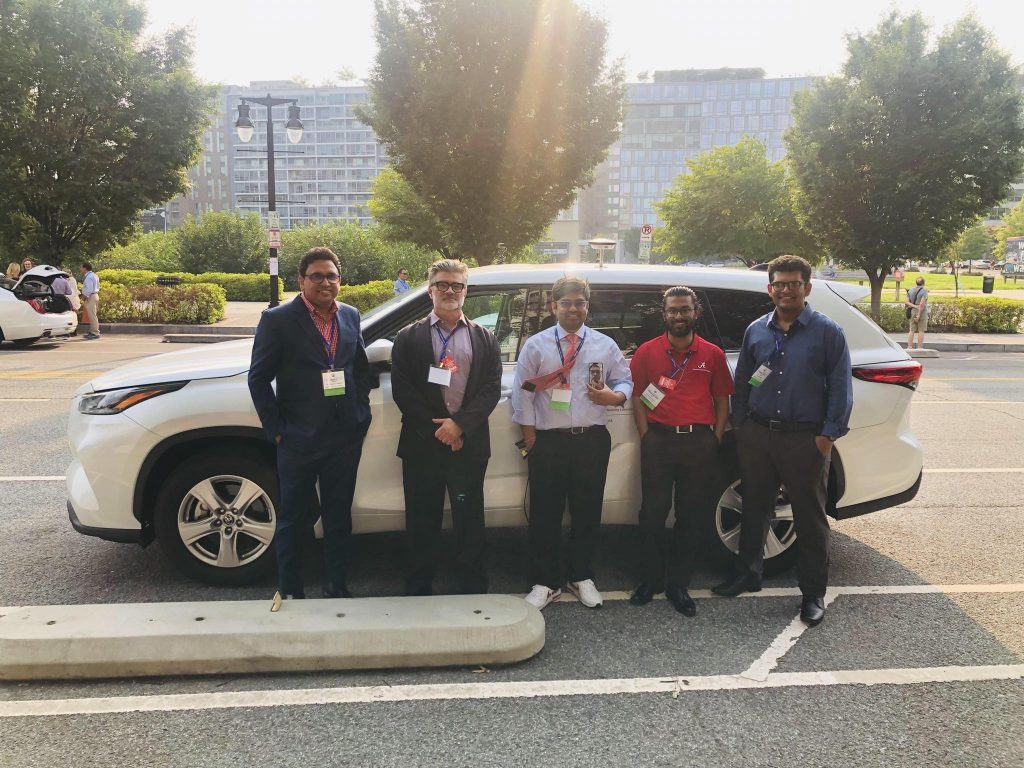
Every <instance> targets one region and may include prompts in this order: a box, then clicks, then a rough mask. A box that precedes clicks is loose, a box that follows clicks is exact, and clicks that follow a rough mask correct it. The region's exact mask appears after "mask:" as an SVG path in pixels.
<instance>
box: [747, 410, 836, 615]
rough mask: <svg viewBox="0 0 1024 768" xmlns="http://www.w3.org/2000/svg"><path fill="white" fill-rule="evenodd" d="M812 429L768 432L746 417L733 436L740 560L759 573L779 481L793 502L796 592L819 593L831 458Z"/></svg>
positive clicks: (824, 579)
mask: <svg viewBox="0 0 1024 768" xmlns="http://www.w3.org/2000/svg"><path fill="white" fill-rule="evenodd" d="M814 438H815V433H814V430H810V429H808V430H805V431H802V432H773V431H770V430H769V429H768V428H767V427H765V426H762V425H760V424H756V423H754V422H753V421H751V420H750V419H747V420H746V421H745V422H743V425H742V426H741V427H740V428H739V430H738V433H737V435H736V448H737V454H738V456H739V460H740V478H741V479H742V481H743V529H742V530H741V531H740V559H741V560H742V562H743V563H744V564H745V566H746V567H747V568H748V569H749V570H750V572H751V573H753V574H755V575H757V576H760V575H761V572H762V570H763V567H764V546H765V541H766V540H767V538H768V530H769V524H770V522H771V518H772V515H773V514H774V511H775V500H776V498H777V497H778V493H779V486H780V485H784V486H786V493H787V495H788V496H789V500H790V502H791V503H792V505H793V525H794V527H795V528H796V538H797V541H796V546H797V567H798V571H799V578H800V580H799V585H800V591H801V592H803V594H805V595H809V596H812V597H824V596H825V590H826V589H827V588H828V565H829V524H828V517H827V516H826V514H825V503H826V499H827V496H826V493H827V488H828V470H829V465H830V464H831V459H828V458H825V457H824V456H822V455H821V452H820V451H819V450H818V447H817V445H816V444H815V441H814Z"/></svg>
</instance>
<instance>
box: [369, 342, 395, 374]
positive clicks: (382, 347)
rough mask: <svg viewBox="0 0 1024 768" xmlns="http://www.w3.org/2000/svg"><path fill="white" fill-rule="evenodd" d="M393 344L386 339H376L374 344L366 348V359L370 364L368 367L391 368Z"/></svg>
mask: <svg viewBox="0 0 1024 768" xmlns="http://www.w3.org/2000/svg"><path fill="white" fill-rule="evenodd" d="M393 346H394V344H393V343H392V342H390V341H388V340H387V339H377V340H376V341H375V342H373V343H372V344H370V345H369V346H367V348H366V359H367V361H368V362H369V363H370V367H371V368H372V367H374V366H382V367H390V366H391V348H392V347H393Z"/></svg>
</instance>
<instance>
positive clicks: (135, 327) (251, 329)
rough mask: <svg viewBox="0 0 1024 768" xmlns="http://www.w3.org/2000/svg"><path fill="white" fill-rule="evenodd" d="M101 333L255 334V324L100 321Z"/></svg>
mask: <svg viewBox="0 0 1024 768" xmlns="http://www.w3.org/2000/svg"><path fill="white" fill-rule="evenodd" d="M100 332H101V333H125V334H152V335H167V334H169V333H186V334H190V335H198V334H202V335H204V336H255V335H256V326H255V325H253V326H247V325H148V324H146V323H100Z"/></svg>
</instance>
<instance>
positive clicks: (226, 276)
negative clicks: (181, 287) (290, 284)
mask: <svg viewBox="0 0 1024 768" xmlns="http://www.w3.org/2000/svg"><path fill="white" fill-rule="evenodd" d="M96 274H97V275H98V276H99V278H100V284H101V285H104V284H109V285H138V286H143V285H156V279H157V277H159V276H161V275H164V276H173V277H180V278H181V280H182V282H183V283H184V284H185V285H196V284H200V283H212V284H213V285H219V286H220V287H221V288H223V289H224V291H225V292H226V294H227V300H228V301H266V300H269V299H270V275H241V274H234V273H230V272H204V273H202V274H199V275H193V274H192V273H190V272H153V271H151V270H147V269H101V270H100V271H99V272H97V273H96ZM277 290H278V295H279V296H280V295H281V294H283V293H284V281H283V280H282V279H281V278H280V277H278V278H277Z"/></svg>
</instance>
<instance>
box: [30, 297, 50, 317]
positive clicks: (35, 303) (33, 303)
mask: <svg viewBox="0 0 1024 768" xmlns="http://www.w3.org/2000/svg"><path fill="white" fill-rule="evenodd" d="M26 301H27V302H28V305H29V306H30V307H32V309H34V310H35V311H36V312H38V313H39V314H40V315H45V314H46V308H45V307H44V306H43V302H41V301H39V300H38V299H26Z"/></svg>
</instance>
